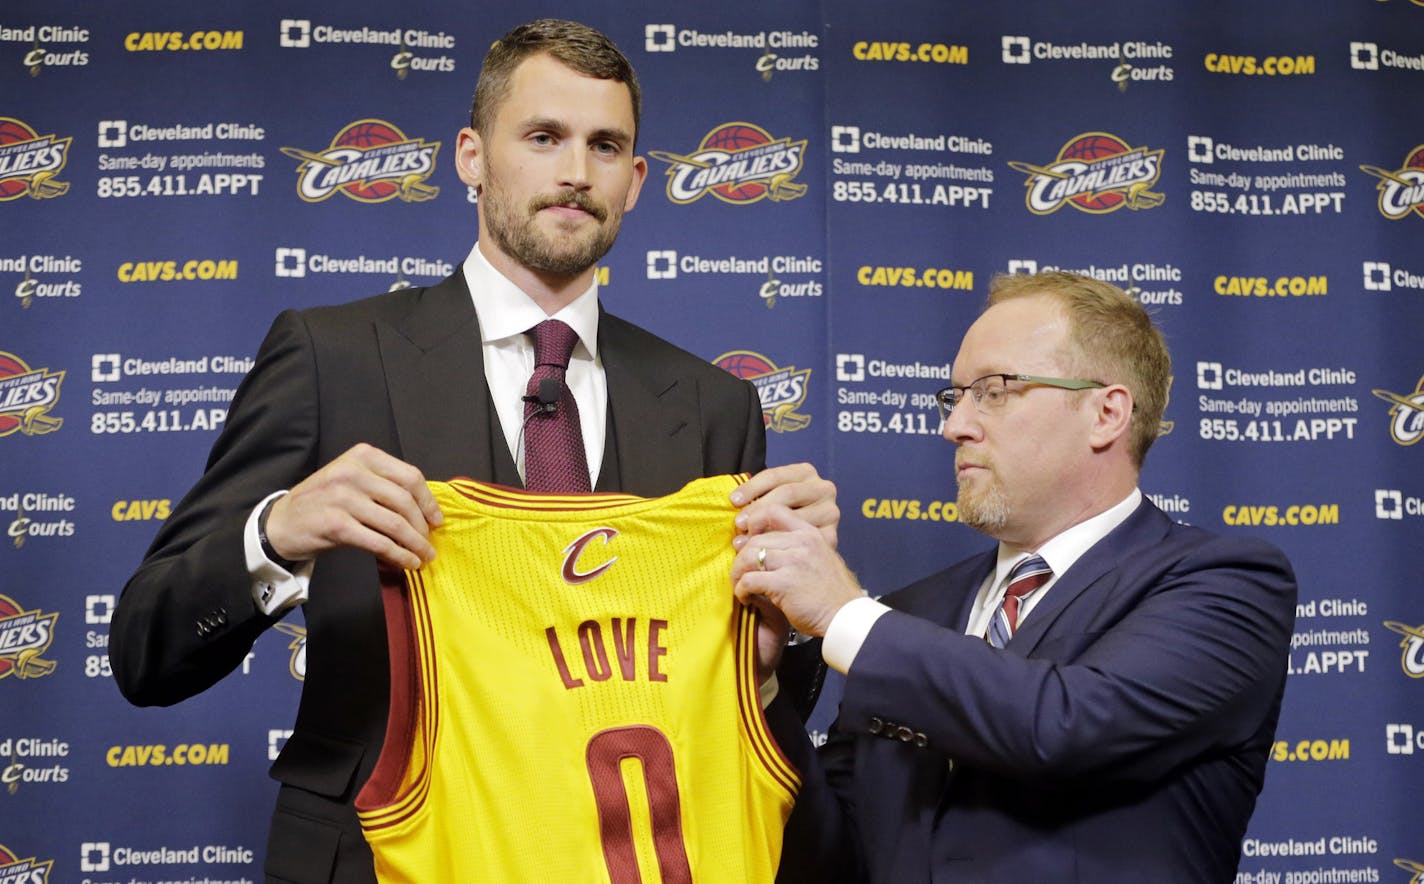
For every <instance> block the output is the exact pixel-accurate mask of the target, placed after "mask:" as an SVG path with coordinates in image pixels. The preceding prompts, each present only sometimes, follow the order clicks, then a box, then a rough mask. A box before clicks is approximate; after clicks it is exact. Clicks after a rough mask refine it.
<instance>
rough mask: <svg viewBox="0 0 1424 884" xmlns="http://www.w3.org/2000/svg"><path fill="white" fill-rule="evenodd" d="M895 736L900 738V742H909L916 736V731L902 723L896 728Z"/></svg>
mask: <svg viewBox="0 0 1424 884" xmlns="http://www.w3.org/2000/svg"><path fill="white" fill-rule="evenodd" d="M895 736H896V737H898V738H899V739H900V742H902V743H908V742H910V741H911V740H913V739H914V738H915V732H914V731H912V730H910V729H909V728H907V727H905V726H904V725H903V724H902V725H900V727H899V728H897V729H896V730H895Z"/></svg>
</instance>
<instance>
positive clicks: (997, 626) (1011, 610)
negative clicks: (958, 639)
mask: <svg viewBox="0 0 1424 884" xmlns="http://www.w3.org/2000/svg"><path fill="white" fill-rule="evenodd" d="M1052 576H1053V571H1052V570H1051V569H1050V568H1049V567H1048V563H1047V562H1045V561H1044V560H1043V557H1042V556H1037V555H1033V556H1029V557H1028V558H1026V559H1024V560H1023V561H1022V562H1019V563H1018V564H1017V565H1015V566H1014V569H1013V570H1012V571H1010V572H1009V588H1008V589H1007V590H1006V591H1005V592H1004V601H1003V603H1002V604H1000V605H999V610H997V611H995V612H994V619H993V620H990V621H989V634H988V635H986V636H984V638H985V640H986V641H988V642H989V644H991V645H993V646H994V647H996V648H1002V647H1003V646H1004V645H1006V644H1008V643H1009V639H1011V638H1013V637H1014V630H1016V629H1018V626H1019V603H1020V602H1022V601H1023V600H1024V598H1026V597H1027V596H1028V595H1030V594H1031V593H1032V592H1033V591H1034V590H1036V589H1038V588H1039V587H1040V586H1042V585H1043V584H1045V583H1047V582H1048V580H1049V578H1051V577H1052Z"/></svg>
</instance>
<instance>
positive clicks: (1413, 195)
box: [1360, 144, 1424, 221]
mask: <svg viewBox="0 0 1424 884" xmlns="http://www.w3.org/2000/svg"><path fill="white" fill-rule="evenodd" d="M1360 170H1361V171H1362V172H1368V173H1370V174H1371V175H1373V176H1375V177H1376V178H1378V179H1379V184H1378V185H1376V187H1377V188H1378V190H1379V210H1380V214H1381V215H1383V216H1385V217H1386V218H1388V219H1390V220H1391V221H1398V220H1399V219H1400V218H1403V217H1405V216H1406V215H1409V214H1411V213H1413V214H1416V215H1418V216H1419V217H1421V218H1424V144H1421V145H1419V146H1418V147H1416V148H1414V150H1412V151H1410V152H1409V156H1407V157H1405V158H1404V165H1403V166H1401V167H1400V168H1398V169H1395V170H1393V171H1391V170H1389V169H1381V168H1380V167H1379V166H1361V167H1360Z"/></svg>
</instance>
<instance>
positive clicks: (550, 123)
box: [522, 117, 633, 144]
mask: <svg viewBox="0 0 1424 884" xmlns="http://www.w3.org/2000/svg"><path fill="white" fill-rule="evenodd" d="M522 128H523V129H524V131H525V132H540V131H544V130H548V131H550V132H559V133H567V132H568V131H569V128H570V127H569V125H568V124H567V123H565V122H563V121H562V120H557V119H555V118H553V117H530V118H529V119H527V120H525V121H524V125H523V127H522ZM589 140H590V141H616V142H617V143H619V144H631V143H632V141H633V136H632V135H631V134H629V133H628V131H627V130H625V129H623V128H621V127H618V126H609V127H605V128H603V129H596V130H594V131H593V132H592V133H591V134H590V136H589Z"/></svg>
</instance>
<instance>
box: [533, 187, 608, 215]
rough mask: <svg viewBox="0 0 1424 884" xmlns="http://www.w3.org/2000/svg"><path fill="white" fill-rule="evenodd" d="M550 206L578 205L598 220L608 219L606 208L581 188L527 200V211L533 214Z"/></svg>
mask: <svg viewBox="0 0 1424 884" xmlns="http://www.w3.org/2000/svg"><path fill="white" fill-rule="evenodd" d="M551 206H578V207H579V208H580V209H582V210H583V211H585V212H587V213H589V214H590V215H592V216H593V217H594V218H596V219H598V220H599V221H606V220H607V219H608V210H607V209H605V208H603V206H600V205H599V204H598V203H596V202H594V201H593V197H591V196H589V195H588V194H586V193H584V192H583V191H581V190H565V191H563V192H561V193H555V194H550V195H549V196H536V197H534V198H533V199H532V200H530V201H529V213H530V214H534V213H535V212H538V211H540V210H541V209H547V208H550V207H551Z"/></svg>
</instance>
